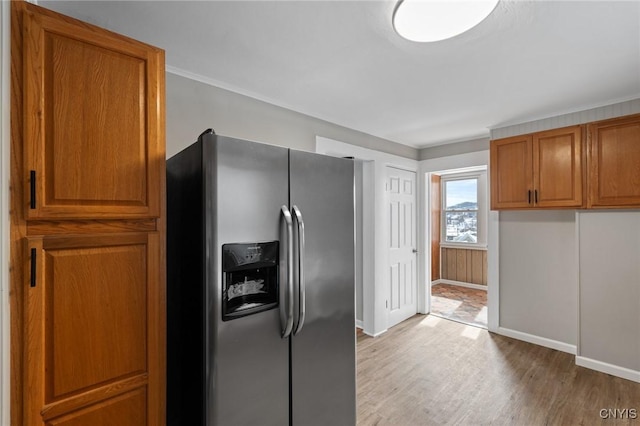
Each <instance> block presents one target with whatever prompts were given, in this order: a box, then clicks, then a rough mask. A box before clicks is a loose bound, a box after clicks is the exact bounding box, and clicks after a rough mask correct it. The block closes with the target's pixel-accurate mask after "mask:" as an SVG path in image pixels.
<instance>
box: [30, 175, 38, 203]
mask: <svg viewBox="0 0 640 426" xmlns="http://www.w3.org/2000/svg"><path fill="white" fill-rule="evenodd" d="M29 185H30V189H31V200H29V207H31V208H32V209H35V208H36V171H35V170H31V171H30V173H29Z"/></svg>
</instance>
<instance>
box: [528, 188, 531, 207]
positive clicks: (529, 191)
mask: <svg viewBox="0 0 640 426" xmlns="http://www.w3.org/2000/svg"><path fill="white" fill-rule="evenodd" d="M528 193H529V204H531V190H529V191H528Z"/></svg>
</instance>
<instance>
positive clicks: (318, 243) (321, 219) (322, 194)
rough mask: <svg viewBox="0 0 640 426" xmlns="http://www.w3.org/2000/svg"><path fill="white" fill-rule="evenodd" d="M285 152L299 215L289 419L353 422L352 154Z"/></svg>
mask: <svg viewBox="0 0 640 426" xmlns="http://www.w3.org/2000/svg"><path fill="white" fill-rule="evenodd" d="M289 155H290V203H291V206H293V205H295V206H297V207H298V209H299V211H300V213H301V215H302V217H303V218H304V234H305V235H304V236H305V244H304V249H305V250H304V253H303V256H304V281H305V291H304V293H305V294H306V298H305V299H306V303H305V305H306V306H305V308H306V309H305V310H304V311H305V318H304V326H303V328H302V329H301V330H300V331H299V333H297V334H296V335H295V336H294V337H292V339H291V340H292V349H291V353H292V359H291V363H292V365H291V374H292V376H291V381H292V389H291V395H292V396H291V399H292V401H291V404H292V424H293V425H294V426H296V425H305V426H307V425H322V426H325V425H354V424H355V420H356V414H355V413H356V402H355V393H356V392H355V380H356V378H355V313H354V285H355V283H354V223H353V222H354V198H353V191H354V175H353V170H354V166H353V161H352V160H346V159H341V158H333V157H326V156H322V155H318V154H312V153H306V152H299V151H294V150H291V151H290V154H289ZM299 311H300V310H299V309H296V312H299Z"/></svg>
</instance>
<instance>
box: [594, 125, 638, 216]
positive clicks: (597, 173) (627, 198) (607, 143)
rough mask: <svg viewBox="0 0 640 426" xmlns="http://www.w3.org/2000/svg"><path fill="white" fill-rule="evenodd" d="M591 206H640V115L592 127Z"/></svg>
mask: <svg viewBox="0 0 640 426" xmlns="http://www.w3.org/2000/svg"><path fill="white" fill-rule="evenodd" d="M590 136H591V141H590V149H589V178H590V180H589V207H638V206H640V116H638V115H636V116H633V117H629V118H624V119H618V120H609V121H605V122H600V123H596V124H593V125H591V126H590Z"/></svg>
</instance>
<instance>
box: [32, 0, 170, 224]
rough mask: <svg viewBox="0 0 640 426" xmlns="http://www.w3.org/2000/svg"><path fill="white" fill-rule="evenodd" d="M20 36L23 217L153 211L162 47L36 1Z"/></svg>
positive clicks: (157, 194) (160, 154) (157, 190)
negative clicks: (51, 12)
mask: <svg viewBox="0 0 640 426" xmlns="http://www.w3.org/2000/svg"><path fill="white" fill-rule="evenodd" d="M23 42H24V94H23V96H24V138H25V139H24V140H25V166H26V167H25V171H24V173H25V174H26V176H25V180H26V181H28V182H29V185H26V191H25V192H26V194H25V210H26V211H27V218H28V219H61V218H109V217H119V218H122V217H158V216H159V214H160V202H161V199H162V198H161V191H162V190H163V188H161V187H160V186H161V185H160V184H159V182H162V176H160V175H161V173H162V164H164V161H165V158H164V149H163V146H164V97H163V93H164V53H163V51H162V50H161V49H157V48H154V47H152V46H148V45H146V44H144V43H140V42H137V41H134V40H131V39H129V38H126V37H123V36H120V35H117V34H114V33H111V32H109V31H105V30H102V29H99V28H96V27H94V26H91V25H88V24H84V23H81V22H79V21H76V20H73V19H71V18H67V19H56V18H53V17H50V16H46V15H43V14H40V13H38V11H37V9H35V8H30V9H29V10H28V11H26V12H25V14H24V31H23Z"/></svg>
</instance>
